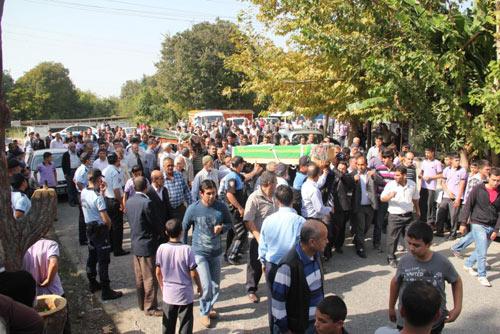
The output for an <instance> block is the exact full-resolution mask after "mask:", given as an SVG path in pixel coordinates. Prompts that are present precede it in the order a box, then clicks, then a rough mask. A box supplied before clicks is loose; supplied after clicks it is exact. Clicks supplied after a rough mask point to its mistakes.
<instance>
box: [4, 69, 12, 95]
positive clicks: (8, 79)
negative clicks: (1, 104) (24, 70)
mask: <svg viewBox="0 0 500 334" xmlns="http://www.w3.org/2000/svg"><path fill="white" fill-rule="evenodd" d="M13 87H14V79H13V78H12V75H10V73H9V72H7V71H4V72H3V78H2V91H3V94H4V95H8V94H9V92H10V91H11V90H12V88H13Z"/></svg>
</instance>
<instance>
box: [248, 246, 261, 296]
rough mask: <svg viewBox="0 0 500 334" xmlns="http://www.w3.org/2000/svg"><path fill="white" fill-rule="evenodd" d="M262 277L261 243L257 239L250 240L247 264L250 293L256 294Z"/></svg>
mask: <svg viewBox="0 0 500 334" xmlns="http://www.w3.org/2000/svg"><path fill="white" fill-rule="evenodd" d="M261 277H262V262H260V261H259V243H258V242H257V240H256V239H255V238H253V239H251V240H250V250H249V252H248V262H247V283H246V288H247V292H248V293H252V292H256V291H257V288H258V286H259V282H260V278H261Z"/></svg>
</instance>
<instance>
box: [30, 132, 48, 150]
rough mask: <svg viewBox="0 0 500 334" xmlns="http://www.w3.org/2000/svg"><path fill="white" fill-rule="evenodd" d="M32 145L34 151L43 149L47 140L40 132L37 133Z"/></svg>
mask: <svg viewBox="0 0 500 334" xmlns="http://www.w3.org/2000/svg"><path fill="white" fill-rule="evenodd" d="M31 146H32V147H33V151H37V150H43V149H44V148H45V142H44V141H43V140H42V139H41V138H40V134H39V133H35V137H34V138H33V141H32V143H31Z"/></svg>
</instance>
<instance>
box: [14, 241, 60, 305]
mask: <svg viewBox="0 0 500 334" xmlns="http://www.w3.org/2000/svg"><path fill="white" fill-rule="evenodd" d="M53 256H55V257H57V258H58V257H59V245H58V244H57V242H55V241H54V240H47V239H40V240H38V241H37V242H35V243H34V244H33V245H32V246H31V247H30V248H28V250H27V251H26V253H25V254H24V259H23V269H24V270H26V271H27V272H29V273H30V274H31V276H33V278H34V279H35V281H36V283H37V284H36V294H37V296H40V295H52V294H53V295H59V296H62V295H63V294H64V290H63V287H62V284H61V279H60V278H59V274H57V273H56V275H55V276H54V279H53V280H52V282H51V283H50V284H49V285H48V286H45V287H41V286H40V284H41V283H42V282H43V281H45V279H46V278H47V275H48V273H49V259H50V258H51V257H53Z"/></svg>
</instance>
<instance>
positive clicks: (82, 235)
mask: <svg viewBox="0 0 500 334" xmlns="http://www.w3.org/2000/svg"><path fill="white" fill-rule="evenodd" d="M88 174H89V167H87V166H86V165H85V164H81V165H80V166H78V168H77V169H76V171H75V174H74V176H73V182H74V183H75V187H76V190H77V191H78V192H77V196H78V211H79V216H78V240H79V241H80V245H85V244H87V232H86V226H85V219H84V217H83V210H82V201H81V199H80V195H81V190H80V189H78V185H77V184H78V183H81V184H83V187H84V188H85V187H87V184H88V180H87V176H88Z"/></svg>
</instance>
